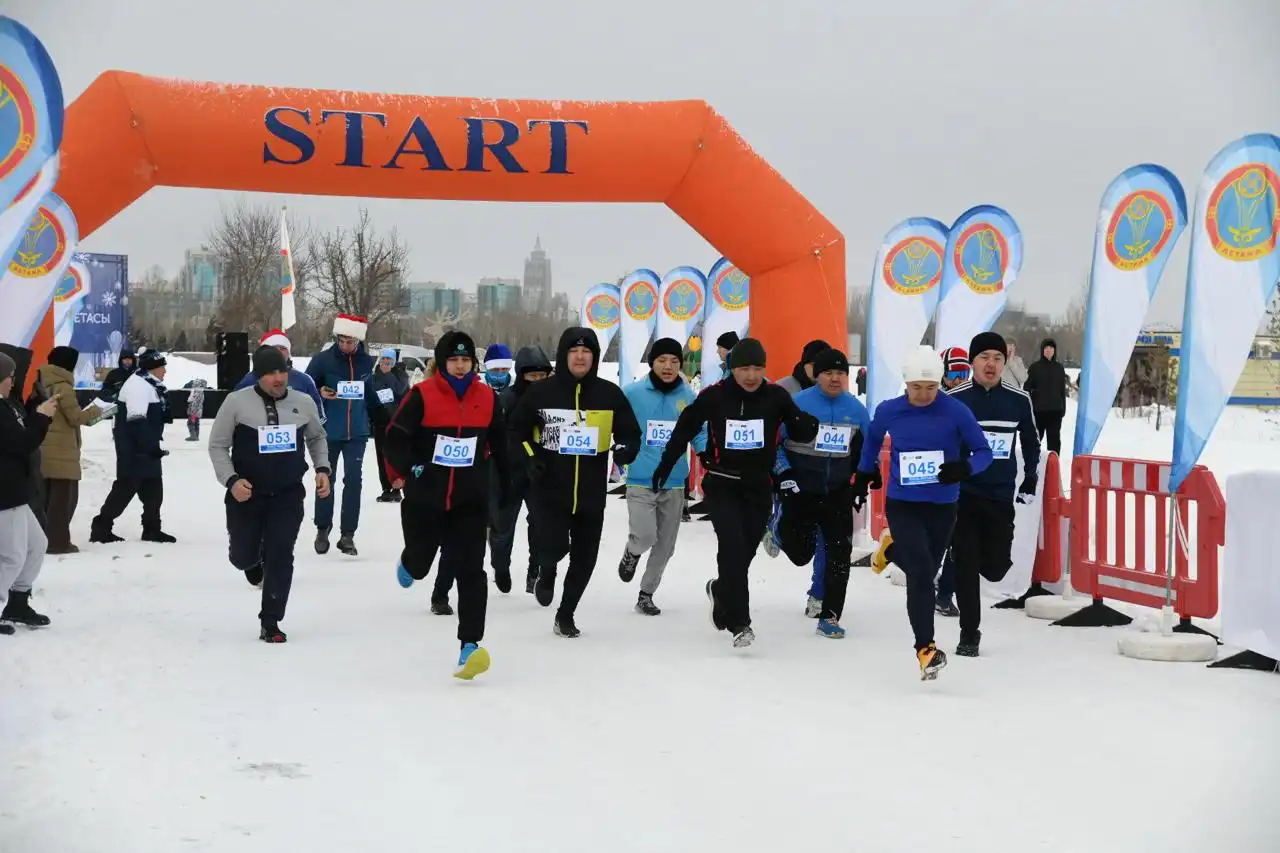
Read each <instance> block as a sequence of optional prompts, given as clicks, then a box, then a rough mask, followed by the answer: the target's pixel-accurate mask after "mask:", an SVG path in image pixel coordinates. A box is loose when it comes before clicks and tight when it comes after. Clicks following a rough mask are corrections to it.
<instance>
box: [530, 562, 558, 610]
mask: <svg viewBox="0 0 1280 853" xmlns="http://www.w3.org/2000/svg"><path fill="white" fill-rule="evenodd" d="M533 594H534V597H536V598H537V599H538V603H539V604H541V605H542V606H543V607H550V606H551V602H553V601H555V600H556V570H555V568H554V567H553V568H550V569H545V568H544V569H543V570H542V571H540V572H538V582H537V583H536V584H535V585H534V587H533Z"/></svg>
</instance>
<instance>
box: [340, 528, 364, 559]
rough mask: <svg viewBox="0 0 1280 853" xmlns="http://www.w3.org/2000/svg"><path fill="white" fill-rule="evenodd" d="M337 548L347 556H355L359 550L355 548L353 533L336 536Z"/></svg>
mask: <svg viewBox="0 0 1280 853" xmlns="http://www.w3.org/2000/svg"><path fill="white" fill-rule="evenodd" d="M338 550H339V551H341V552H342V553H344V554H346V555H347V556H348V557H355V556H356V555H358V554H359V553H360V552H359V551H357V550H356V539H355V534H354V533H344V534H342V535H341V536H339V537H338Z"/></svg>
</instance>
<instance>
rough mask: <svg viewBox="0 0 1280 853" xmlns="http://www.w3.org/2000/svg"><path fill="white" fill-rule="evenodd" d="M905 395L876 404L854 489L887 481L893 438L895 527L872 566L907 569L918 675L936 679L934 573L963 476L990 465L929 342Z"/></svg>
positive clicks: (982, 439)
mask: <svg viewBox="0 0 1280 853" xmlns="http://www.w3.org/2000/svg"><path fill="white" fill-rule="evenodd" d="M902 376H903V379H904V380H905V381H906V383H907V393H906V394H904V395H902V396H901V397H897V398H895V399H892V400H887V401H885V402H883V403H881V404H880V405H879V406H878V407H877V408H876V412H875V417H874V418H873V419H872V421H871V429H870V430H868V434H867V438H866V441H865V442H864V443H863V445H862V459H861V460H860V462H859V463H858V473H857V475H856V476H855V478H854V492H855V494H857V495H858V496H860V497H864V498H865V497H866V494H867V489H869V488H871V489H878V488H881V487H882V486H883V485H884V484H883V483H882V482H881V478H880V446H881V445H882V444H883V443H884V436H885V433H888V434H889V435H890V437H891V439H892V452H891V453H890V456H889V483H888V490H889V491H888V495H887V500H886V501H885V517H886V519H887V520H888V522H889V528H890V529H891V530H892V531H893V537H892V538H890V537H889V536H888V534H887V532H886V534H885V535H882V536H881V544H880V551H879V552H877V554H876V556H875V558H874V560H873V566H874V567H876V568H878V569H880V570H883V567H884V565H885V562H886V561H892V562H894V563H896V564H897V565H898V566H899V567H900V568H901V569H902V571H903V572H905V573H906V575H907V615H908V616H909V617H910V619H911V630H912V632H913V633H914V634H915V648H916V659H917V661H918V663H919V664H920V677H921V678H922V679H933V678H936V677H937V675H938V670H940V669H942V668H943V667H944V666H946V665H947V656H946V654H945V653H944V652H942V651H941V650H939V649H938V647H937V646H936V645H935V644H934V640H933V616H934V609H933V607H934V590H933V579H934V577H935V576H936V575H937V574H938V567H939V566H940V565H942V558H943V556H944V555H945V554H946V551H947V546H948V545H949V544H950V542H951V528H952V526H953V525H954V524H955V520H956V501H958V500H959V499H960V482H961V481H962V480H964V479H966V478H967V477H969V476H970V475H972V474H977V473H979V472H981V471H983V470H985V469H986V468H987V466H989V465H990V464H991V458H992V457H991V448H990V446H989V445H988V444H987V437H986V436H985V435H984V434H983V432H982V427H980V426H978V420H977V418H975V417H974V416H973V412H971V411H969V408H968V407H967V406H965V405H964V404H963V403H961V402H960V401H959V400H956V399H954V398H952V397H949V396H948V395H946V394H939V393H938V386H939V384H940V383H941V381H942V362H941V361H940V360H939V358H938V356H937V354H935V353H934V351H933V350H932V349H930V348H929V347H925V346H922V347H920V348H918V349H917V350H916V352H915V353H913V354H912V355H911V356H910V357H909V358H908V359H907V363H906V365H905V366H904V367H903V372H902Z"/></svg>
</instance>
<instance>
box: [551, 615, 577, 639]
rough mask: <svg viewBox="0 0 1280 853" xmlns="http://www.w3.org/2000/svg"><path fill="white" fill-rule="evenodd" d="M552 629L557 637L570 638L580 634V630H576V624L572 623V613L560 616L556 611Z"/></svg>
mask: <svg viewBox="0 0 1280 853" xmlns="http://www.w3.org/2000/svg"><path fill="white" fill-rule="evenodd" d="M554 630H555V634H556V636H557V637H565V638H566V639H570V640H572V639H574V638H576V637H581V636H582V632H581V631H579V630H578V626H577V625H575V624H574V623H573V615H572V614H569V615H566V616H561V615H560V614H559V613H557V614H556V624H555V629H554Z"/></svg>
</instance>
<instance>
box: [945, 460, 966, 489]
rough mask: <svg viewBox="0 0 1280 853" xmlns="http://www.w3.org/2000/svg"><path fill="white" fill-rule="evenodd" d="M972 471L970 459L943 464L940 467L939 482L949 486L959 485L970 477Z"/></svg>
mask: <svg viewBox="0 0 1280 853" xmlns="http://www.w3.org/2000/svg"><path fill="white" fill-rule="evenodd" d="M970 470H971V469H970V468H969V460H968V459H957V460H955V461H953V462H943V463H942V464H941V465H939V466H938V482H939V483H943V484H945V485H948V486H949V485H952V484H955V483H958V482H960V481H961V480H964V479H966V478H967V477H968V476H969V473H970Z"/></svg>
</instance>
